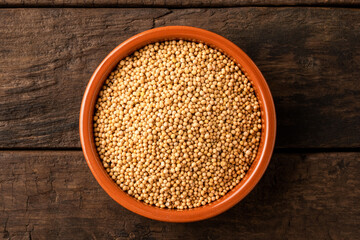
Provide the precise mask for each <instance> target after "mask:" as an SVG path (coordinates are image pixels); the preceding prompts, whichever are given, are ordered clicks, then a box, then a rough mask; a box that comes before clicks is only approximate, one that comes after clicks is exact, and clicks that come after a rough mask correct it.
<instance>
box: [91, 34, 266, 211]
mask: <svg viewBox="0 0 360 240" xmlns="http://www.w3.org/2000/svg"><path fill="white" fill-rule="evenodd" d="M261 127H262V124H261V112H260V106H259V102H258V99H257V98H256V95H255V92H254V89H253V87H252V85H251V83H250V81H249V79H248V78H247V76H246V74H245V73H244V72H242V71H241V70H240V68H239V66H238V65H237V63H235V62H234V61H233V60H231V59H230V58H229V57H227V56H226V55H224V54H223V53H221V52H220V51H218V50H216V49H213V48H211V47H209V46H207V45H205V44H202V43H196V42H190V41H183V40H180V41H165V42H157V43H154V44H149V45H147V46H145V47H143V48H141V49H140V50H138V51H136V52H134V53H133V54H132V55H131V56H128V57H126V58H125V59H123V60H122V61H120V63H119V65H118V66H117V68H116V69H115V70H114V71H113V72H112V73H111V74H110V76H109V77H108V79H107V80H106V81H105V83H104V86H103V87H102V89H101V91H100V93H99V96H98V100H97V103H96V109H95V115H94V137H95V144H96V147H97V151H98V153H99V156H100V159H101V161H102V163H103V166H104V168H105V169H106V171H107V172H108V174H109V175H110V177H111V178H112V179H113V180H114V181H115V182H116V183H117V184H118V185H119V187H120V188H121V189H122V190H123V191H125V192H126V193H128V194H129V195H131V196H133V197H134V198H136V199H138V200H140V201H143V202H145V203H147V204H150V205H154V206H157V207H160V208H170V209H189V208H195V207H199V206H203V205H205V204H208V203H211V202H213V201H215V200H217V199H219V198H221V197H222V196H224V195H225V194H226V193H227V192H228V191H229V190H231V189H232V188H234V187H235V186H236V185H237V184H238V183H239V182H240V181H241V179H242V178H244V176H245V174H246V172H247V171H248V170H249V168H250V166H251V163H252V162H253V161H254V159H255V158H256V155H257V151H258V147H259V143H260V138H261Z"/></svg>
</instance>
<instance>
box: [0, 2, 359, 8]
mask: <svg viewBox="0 0 360 240" xmlns="http://www.w3.org/2000/svg"><path fill="white" fill-rule="evenodd" d="M359 4H360V1H358V0H132V1H129V0H110V1H105V0H93V1H84V0H66V1H64V0H30V1H24V0H1V1H0V7H14V6H15V7H27V6H36V7H40V6H46V7H64V6H69V7H74V6H76V7H145V6H146V7H177V8H179V7H238V6H264V5H266V6H272V5H273V6H279V5H288V6H295V5H305V6H309V5H320V6H357V5H359Z"/></svg>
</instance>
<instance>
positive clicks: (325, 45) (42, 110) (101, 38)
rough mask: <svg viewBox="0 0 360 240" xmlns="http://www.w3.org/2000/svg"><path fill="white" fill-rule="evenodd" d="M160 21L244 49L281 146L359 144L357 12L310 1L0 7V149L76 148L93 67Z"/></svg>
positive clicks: (359, 28)
mask: <svg viewBox="0 0 360 240" xmlns="http://www.w3.org/2000/svg"><path fill="white" fill-rule="evenodd" d="M165 25H191V26H195V27H201V28H204V29H208V30H211V31H214V32H216V33H218V34H221V35H223V36H224V37H226V38H228V39H230V40H231V41H233V42H234V43H236V44H237V45H238V46H239V47H240V48H242V49H243V50H244V51H245V52H246V53H248V55H249V56H250V57H251V58H252V59H253V60H254V62H255V63H256V64H257V65H258V66H259V68H260V69H261V71H262V72H263V74H264V76H265V78H266V79H267V81H268V83H269V85H270V88H271V91H272V93H273V96H274V100H275V105H276V111H277V118H278V136H277V148H288V147H291V148H332V147H336V148H359V147H360V134H359V132H360V131H359V122H360V104H359V102H360V84H359V79H360V71H359V66H360V57H359V56H360V42H359V39H360V10H359V9H345V8H336V9H331V8H307V7H301V8H291V7H284V8H262V7H256V8H248V7H243V8H221V9H199V8H198V9H173V10H168V9H164V8H154V9H141V8H137V9H107V8H105V9H91V8H90V9H89V8H87V9H46V8H41V9H1V10H0V136H3V137H1V138H0V147H1V148H14V147H15V148H79V147H80V143H79V137H78V114H79V109H80V102H81V98H82V94H83V91H84V89H85V87H86V84H87V82H88V80H89V78H90V76H91V74H92V72H93V71H94V70H95V68H96V67H97V65H98V64H99V63H100V62H101V60H102V59H103V58H104V57H105V56H106V54H107V53H108V52H110V51H111V50H112V49H113V48H114V47H116V46H117V45H118V44H120V43H121V42H122V41H124V40H125V39H127V38H129V37H130V36H132V35H134V34H136V33H139V32H141V31H144V30H146V29H150V28H153V27H159V26H165Z"/></svg>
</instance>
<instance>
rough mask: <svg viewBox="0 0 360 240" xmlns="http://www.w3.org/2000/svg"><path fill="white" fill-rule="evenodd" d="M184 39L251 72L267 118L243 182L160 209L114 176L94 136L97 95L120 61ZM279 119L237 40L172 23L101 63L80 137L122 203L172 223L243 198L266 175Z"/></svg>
mask: <svg viewBox="0 0 360 240" xmlns="http://www.w3.org/2000/svg"><path fill="white" fill-rule="evenodd" d="M173 39H183V40H190V41H196V42H203V43H205V44H207V45H209V46H211V47H213V48H216V49H219V50H221V51H222V52H223V53H225V54H226V55H228V56H229V57H231V58H232V59H233V60H235V61H236V62H237V63H238V64H240V65H241V69H242V70H243V72H245V73H246V75H247V76H248V78H249V79H250V81H251V82H252V84H253V87H254V89H255V93H256V96H257V98H258V100H259V103H260V108H261V114H262V115H261V117H262V121H263V123H262V125H263V127H262V133H261V134H262V135H261V142H260V146H259V149H258V154H257V157H256V159H255V160H254V162H253V163H252V165H251V167H250V169H249V171H248V172H247V174H246V175H245V177H244V178H243V180H242V181H241V182H240V183H239V184H238V185H237V186H236V187H234V188H233V189H232V190H231V191H229V192H228V193H227V194H226V195H225V196H223V197H222V198H220V199H218V200H217V201H215V202H212V203H210V204H207V205H205V206H202V207H198V208H193V209H187V210H173V209H160V208H157V207H154V206H150V205H146V204H145V203H143V202H141V201H138V200H136V199H135V198H133V197H131V196H130V195H128V194H127V193H125V192H124V191H122V190H121V189H120V187H119V186H118V185H117V184H116V183H115V182H114V181H113V180H112V179H111V178H110V177H109V175H108V174H107V172H106V171H105V169H104V167H103V166H102V163H101V161H100V158H99V156H98V153H97V151H96V147H95V143H94V137H93V114H94V107H95V103H96V100H97V96H98V93H99V91H100V89H101V87H102V85H103V82H104V81H105V80H106V78H107V77H108V75H109V74H110V72H111V71H112V70H113V69H114V68H115V67H116V65H117V64H118V63H119V61H120V60H121V59H123V58H124V57H126V56H128V55H130V54H131V53H133V52H134V51H135V50H137V49H139V48H141V47H143V46H145V45H147V44H149V43H153V42H158V41H164V40H173ZM275 134H276V117H275V107H274V103H273V99H272V96H271V93H270V90H269V87H268V85H267V83H266V81H265V79H264V77H263V75H262V74H261V72H260V71H259V69H258V68H257V67H256V65H255V64H254V63H253V61H252V60H251V59H250V58H249V57H248V56H247V55H246V54H245V53H244V52H243V51H242V50H241V49H240V48H239V47H237V46H236V45H235V44H234V43H232V42H230V41H229V40H227V39H225V38H224V37H222V36H220V35H218V34H215V33H213V32H209V31H206V30H203V29H199V28H194V27H185V26H169V27H161V28H155V29H151V30H148V31H145V32H142V33H139V34H137V35H135V36H133V37H131V38H129V39H128V40H126V41H125V42H123V43H121V44H120V45H119V46H117V47H116V48H115V49H114V50H113V51H112V52H110V54H109V55H108V56H107V57H106V58H105V59H104V60H103V61H102V62H101V64H100V65H99V66H98V68H97V69H96V70H95V72H94V74H93V75H92V77H91V79H90V81H89V83H88V85H87V88H86V91H85V93H84V96H83V100H82V104H81V110H80V140H81V146H82V149H83V152H84V155H85V158H86V161H87V164H88V165H89V168H90V170H91V172H92V174H93V175H94V177H95V179H96V180H97V181H98V183H99V184H100V186H101V187H102V188H103V189H104V190H105V191H106V192H107V193H108V194H109V195H110V197H112V198H113V199H114V200H115V201H116V202H118V203H119V204H120V205H122V206H123V207H125V208H127V209H128V210H130V211H133V212H134V213H137V214H140V215H142V216H145V217H148V218H151V219H155V220H160V221H167V222H192V221H198V220H203V219H206V218H210V217H213V216H215V215H218V214H220V213H222V212H224V211H226V210H227V209H229V208H231V207H232V206H234V205H235V204H237V203H238V202H239V201H240V200H242V199H243V198H244V197H245V196H246V195H247V194H249V192H250V191H251V190H252V189H253V188H254V187H255V185H256V184H257V183H258V182H259V180H260V178H261V177H262V175H263V174H264V172H265V170H266V168H267V166H268V164H269V161H270V158H271V155H272V151H273V148H274V143H275Z"/></svg>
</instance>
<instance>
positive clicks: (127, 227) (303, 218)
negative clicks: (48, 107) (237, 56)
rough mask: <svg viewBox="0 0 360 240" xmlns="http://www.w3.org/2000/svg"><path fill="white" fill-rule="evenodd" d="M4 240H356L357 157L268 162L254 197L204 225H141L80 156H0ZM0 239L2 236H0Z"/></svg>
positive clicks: (283, 157) (359, 232)
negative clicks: (104, 188) (91, 171)
mask: <svg viewBox="0 0 360 240" xmlns="http://www.w3.org/2000/svg"><path fill="white" fill-rule="evenodd" d="M0 159H1V165H2V167H1V168H0V209H1V210H0V234H2V237H3V238H4V239H359V236H360V205H359V204H358V203H359V201H360V179H359V175H360V153H312V154H296V153H293V154H287V153H282V154H275V155H274V156H273V159H272V161H271V163H270V165H269V168H268V170H267V171H266V173H265V175H264V176H263V178H262V179H261V181H260V183H259V184H258V185H257V186H256V187H255V189H254V190H253V191H252V192H251V193H250V194H249V195H248V196H247V197H246V198H245V199H244V200H243V201H241V202H240V203H239V204H237V205H236V206H235V207H233V208H232V209H230V210H229V211H227V212H225V213H223V214H221V215H220V216H217V217H214V218H212V219H209V220H205V221H202V222H196V223H188V224H172V223H163V222H158V221H153V220H149V219H146V218H144V217H140V216H138V215H136V214H134V213H132V212H130V211H128V210H126V209H124V208H122V207H121V206H120V205H118V204H117V203H115V201H113V200H112V199H111V198H110V197H109V196H108V195H107V194H106V193H105V192H104V191H103V190H102V189H101V188H100V187H99V185H98V184H97V182H96V181H95V180H94V178H93V176H92V175H91V173H90V171H89V169H88V167H87V166H86V163H85V160H84V159H83V157H82V153H81V152H80V151H72V152H59V151H55V152H53V151H41V152H37V151H31V152H27V151H15V152H11V151H5V152H0ZM0 237H1V235H0Z"/></svg>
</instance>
